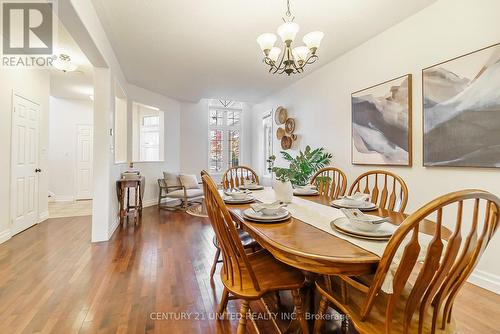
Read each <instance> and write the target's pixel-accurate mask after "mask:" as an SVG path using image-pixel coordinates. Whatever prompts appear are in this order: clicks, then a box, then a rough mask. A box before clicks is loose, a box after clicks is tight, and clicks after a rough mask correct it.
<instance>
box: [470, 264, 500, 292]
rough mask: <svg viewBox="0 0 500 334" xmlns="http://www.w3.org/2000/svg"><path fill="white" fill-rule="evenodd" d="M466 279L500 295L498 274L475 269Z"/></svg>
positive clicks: (499, 277)
mask: <svg viewBox="0 0 500 334" xmlns="http://www.w3.org/2000/svg"><path fill="white" fill-rule="evenodd" d="M467 281H468V282H469V283H472V284H474V285H477V286H479V287H481V288H483V289H486V290H489V291H492V292H494V293H496V294H497V295H500V276H497V275H495V274H492V273H488V272H486V271H483V270H479V269H476V270H474V271H473V272H472V275H470V277H469V279H468V280H467Z"/></svg>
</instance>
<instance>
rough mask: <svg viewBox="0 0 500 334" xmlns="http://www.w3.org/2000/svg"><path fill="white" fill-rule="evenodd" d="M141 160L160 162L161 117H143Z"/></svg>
mask: <svg viewBox="0 0 500 334" xmlns="http://www.w3.org/2000/svg"><path fill="white" fill-rule="evenodd" d="M141 118H142V121H141V131H140V132H141V135H140V144H139V147H140V151H139V160H141V161H158V160H159V157H160V126H159V125H160V116H142V117H141Z"/></svg>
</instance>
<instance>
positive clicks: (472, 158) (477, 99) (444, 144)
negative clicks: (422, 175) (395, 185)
mask: <svg viewBox="0 0 500 334" xmlns="http://www.w3.org/2000/svg"><path fill="white" fill-rule="evenodd" d="M422 80H423V82H422V98H423V132H424V166H458V167H500V43H499V44H495V45H492V46H489V47H487V48H484V49H481V50H477V51H474V52H472V53H468V54H466V55H463V56H460V57H457V58H453V59H451V60H448V61H445V62H442V63H440V64H437V65H434V66H431V67H428V68H425V69H423V70H422Z"/></svg>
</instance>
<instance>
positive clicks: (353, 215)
mask: <svg viewBox="0 0 500 334" xmlns="http://www.w3.org/2000/svg"><path fill="white" fill-rule="evenodd" d="M340 210H341V211H342V213H343V214H344V215H345V217H339V218H337V219H335V220H333V221H332V222H331V223H330V226H331V228H332V229H333V230H336V231H338V232H340V233H342V234H345V235H348V236H350V237H354V238H360V239H367V240H374V241H387V240H389V239H390V238H391V237H392V235H393V234H394V231H396V229H397V226H396V225H393V224H391V222H390V219H389V217H378V216H374V215H368V214H365V213H363V212H361V211H360V210H359V209H340Z"/></svg>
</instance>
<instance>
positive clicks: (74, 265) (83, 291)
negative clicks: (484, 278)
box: [0, 207, 500, 334]
mask: <svg viewBox="0 0 500 334" xmlns="http://www.w3.org/2000/svg"><path fill="white" fill-rule="evenodd" d="M90 227H91V226H90V217H89V216H86V217H73V218H56V219H49V220H47V221H45V222H43V223H41V224H39V225H37V226H35V227H33V228H31V229H29V230H27V231H25V232H23V233H21V234H19V235H17V236H14V237H13V238H12V239H11V240H9V241H8V242H6V243H4V244H2V245H0V333H186V334H187V333H230V332H235V329H236V325H237V319H236V315H237V314H238V302H236V301H230V302H229V314H230V315H231V316H234V318H233V319H232V320H224V321H217V320H215V319H213V314H214V313H213V312H215V310H216V308H217V303H218V301H219V299H220V295H221V293H222V288H221V285H220V283H219V282H218V281H219V280H218V279H217V278H218V274H216V275H215V278H216V279H215V281H216V283H215V284H214V285H212V284H211V283H210V280H209V273H210V266H211V263H212V259H213V255H214V252H215V249H214V247H213V245H212V235H213V234H212V233H213V232H212V229H211V227H210V224H209V223H208V221H207V220H206V219H204V218H198V217H193V216H189V215H187V214H185V213H182V212H170V211H164V210H161V211H159V210H157V208H156V207H151V208H147V209H145V210H144V214H143V220H142V225H141V226H140V227H134V226H133V224H130V225H129V226H128V227H122V228H119V229H118V230H117V232H116V233H115V234H114V236H113V238H112V240H111V241H109V242H104V243H98V244H91V243H90ZM455 305H456V306H455V308H454V312H455V315H456V317H457V322H458V326H459V330H460V332H461V333H500V330H499V328H500V318H499V317H494V316H493V315H494V314H498V313H499V312H500V296H498V295H495V294H493V293H490V292H488V291H486V290H483V289H480V288H477V287H475V286H472V285H467V287H466V288H465V289H464V291H463V293H462V295H461V296H460V298H459V299H458V300H457V302H456V304H455ZM251 306H252V310H253V311H255V312H258V311H260V310H262V306H261V305H260V303H259V302H255V303H253V304H251ZM190 312H191V313H190ZM179 317H184V319H179ZM207 318H208V319H207ZM157 319H158V320H157ZM201 319H205V320H201ZM257 322H258V324H259V329H260V330H261V332H262V333H265V332H270V333H274V332H275V331H273V327H272V325H270V324H269V322H266V321H260V320H258V321H257ZM252 327H253V326H252V325H251V324H249V326H248V328H249V330H250V331H251V332H253V331H254V330H253V329H252Z"/></svg>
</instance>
